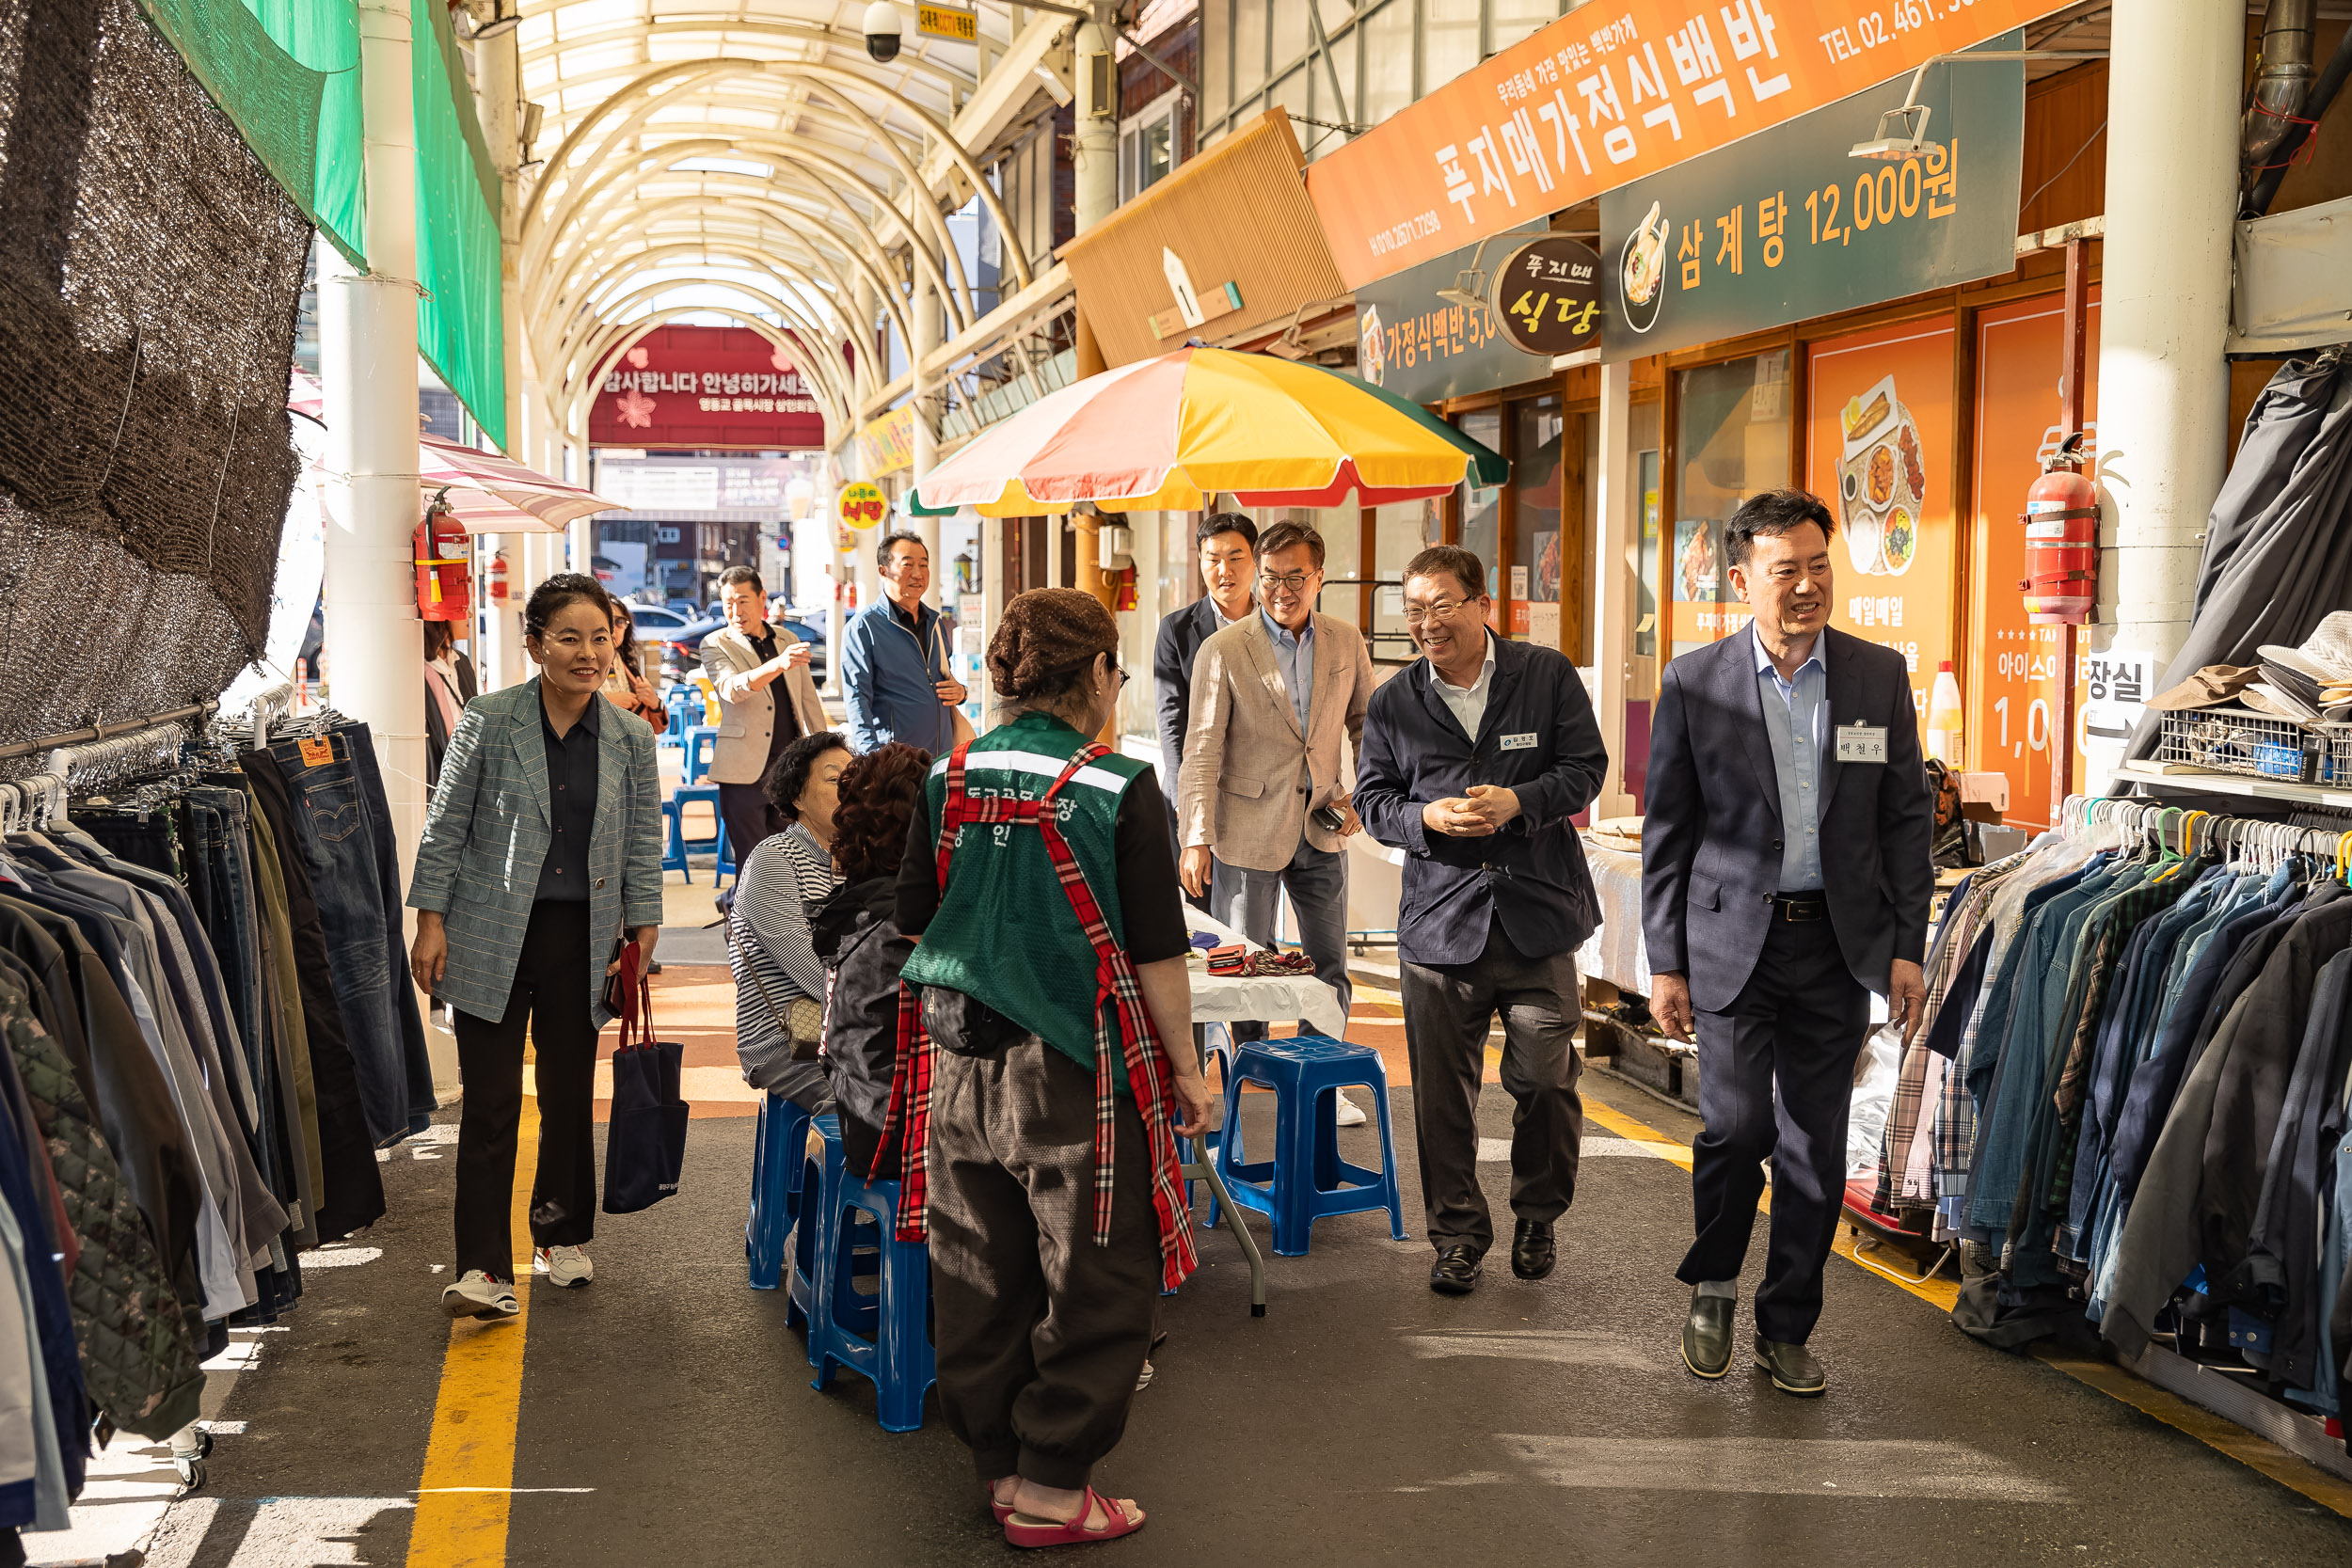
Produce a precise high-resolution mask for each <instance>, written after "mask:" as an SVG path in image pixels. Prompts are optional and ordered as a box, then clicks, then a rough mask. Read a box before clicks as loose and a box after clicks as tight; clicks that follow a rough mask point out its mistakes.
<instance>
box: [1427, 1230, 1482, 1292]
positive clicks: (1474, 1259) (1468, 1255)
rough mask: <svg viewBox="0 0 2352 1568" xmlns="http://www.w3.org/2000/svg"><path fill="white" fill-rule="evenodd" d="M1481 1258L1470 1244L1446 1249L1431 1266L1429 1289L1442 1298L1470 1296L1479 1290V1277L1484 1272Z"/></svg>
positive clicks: (1464, 1243) (1460, 1244) (1461, 1243)
mask: <svg viewBox="0 0 2352 1568" xmlns="http://www.w3.org/2000/svg"><path fill="white" fill-rule="evenodd" d="M1479 1258H1480V1253H1479V1251H1478V1249H1477V1248H1476V1247H1474V1246H1472V1245H1470V1243H1468V1242H1460V1243H1455V1244H1454V1245H1453V1246H1450V1247H1448V1248H1446V1249H1445V1250H1444V1251H1443V1252H1440V1253H1439V1254H1438V1260H1437V1261H1436V1262H1435V1263H1432V1264H1430V1265H1429V1288H1430V1289H1431V1290H1433V1291H1437V1292H1438V1294H1439V1295H1441V1296H1466V1295H1469V1294H1470V1292H1471V1291H1474V1290H1476V1289H1478V1276H1479V1275H1480V1274H1481V1273H1483V1272H1484V1267H1483V1265H1482V1264H1481V1263H1480V1262H1479Z"/></svg>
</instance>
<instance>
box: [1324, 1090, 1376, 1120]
mask: <svg viewBox="0 0 2352 1568" xmlns="http://www.w3.org/2000/svg"><path fill="white" fill-rule="evenodd" d="M1331 1109H1332V1113H1333V1116H1334V1118H1335V1119H1336V1120H1337V1121H1338V1122H1339V1124H1340V1125H1341V1126H1342V1127H1361V1126H1362V1125H1363V1124H1364V1123H1365V1122H1367V1121H1370V1120H1371V1119H1372V1118H1371V1117H1368V1116H1366V1115H1364V1108H1363V1107H1362V1106H1361V1105H1359V1104H1357V1103H1356V1102H1355V1101H1352V1100H1350V1099H1348V1098H1347V1091H1346V1090H1344V1089H1333V1090H1332V1091H1331Z"/></svg>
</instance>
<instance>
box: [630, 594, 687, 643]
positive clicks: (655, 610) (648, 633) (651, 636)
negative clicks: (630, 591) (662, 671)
mask: <svg viewBox="0 0 2352 1568" xmlns="http://www.w3.org/2000/svg"><path fill="white" fill-rule="evenodd" d="M628 614H629V619H630V620H632V621H635V622H636V623H637V638H638V641H641V642H644V641H660V639H662V638H663V637H666V636H668V635H669V634H670V633H671V632H674V631H677V630H679V629H680V628H682V627H685V626H691V625H692V624H693V623H694V622H695V621H696V620H697V619H698V618H699V617H696V616H692V615H681V614H679V613H678V612H677V611H676V610H672V609H671V608H670V607H669V606H667V605H658V604H638V603H636V602H635V601H633V600H632V601H629V603H628Z"/></svg>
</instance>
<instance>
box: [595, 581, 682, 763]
mask: <svg viewBox="0 0 2352 1568" xmlns="http://www.w3.org/2000/svg"><path fill="white" fill-rule="evenodd" d="M604 695H605V699H606V700H607V701H608V702H610V703H611V704H612V705H613V706H614V707H617V708H619V709H620V710H621V711H622V712H623V713H633V714H635V715H637V717H638V718H640V719H643V720H644V721H645V722H646V723H648V724H650V725H652V726H653V729H654V731H655V733H656V734H659V733H660V732H661V731H662V730H664V729H666V728H668V727H669V722H670V721H669V718H668V716H667V715H666V714H664V713H663V712H662V711H661V698H660V695H659V694H657V693H656V692H655V690H654V689H653V685H652V683H651V682H649V681H647V680H646V679H645V656H644V652H643V651H642V650H641V649H639V647H638V646H637V621H636V619H635V617H633V616H631V615H630V614H629V612H628V601H626V600H623V599H614V600H613V601H612V669H611V670H610V671H609V672H607V673H606V674H605V677H604Z"/></svg>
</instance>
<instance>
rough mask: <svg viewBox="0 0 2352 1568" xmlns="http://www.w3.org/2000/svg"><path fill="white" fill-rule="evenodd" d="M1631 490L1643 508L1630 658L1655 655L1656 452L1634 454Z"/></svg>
mask: <svg viewBox="0 0 2352 1568" xmlns="http://www.w3.org/2000/svg"><path fill="white" fill-rule="evenodd" d="M1652 412H1653V414H1654V413H1655V410H1653V411H1652ZM1633 493H1634V496H1635V497H1636V501H1635V504H1636V505H1638V506H1640V508H1641V509H1642V544H1641V548H1640V551H1639V553H1638V555H1637V557H1636V559H1638V560H1639V561H1640V562H1641V586H1640V587H1639V589H1637V590H1636V593H1635V602H1634V606H1633V657H1635V658H1655V657H1658V453H1657V451H1655V450H1652V451H1642V452H1636V453H1634V454H1633Z"/></svg>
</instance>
